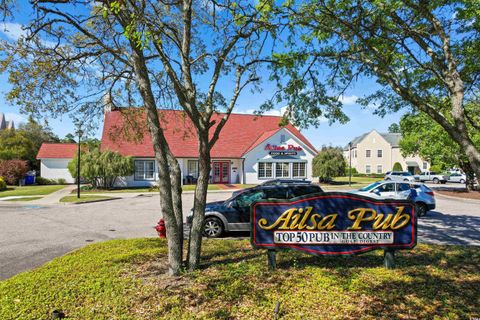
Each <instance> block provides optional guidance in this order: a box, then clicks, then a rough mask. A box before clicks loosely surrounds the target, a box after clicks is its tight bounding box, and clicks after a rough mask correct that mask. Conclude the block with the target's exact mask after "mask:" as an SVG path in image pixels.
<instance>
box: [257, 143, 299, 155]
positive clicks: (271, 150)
mask: <svg viewBox="0 0 480 320" xmlns="http://www.w3.org/2000/svg"><path fill="white" fill-rule="evenodd" d="M265 150H266V151H268V154H269V155H271V156H296V155H297V151H302V150H303V149H302V147H300V146H294V145H292V144H289V145H286V146H277V145H272V144H267V145H266V146H265Z"/></svg>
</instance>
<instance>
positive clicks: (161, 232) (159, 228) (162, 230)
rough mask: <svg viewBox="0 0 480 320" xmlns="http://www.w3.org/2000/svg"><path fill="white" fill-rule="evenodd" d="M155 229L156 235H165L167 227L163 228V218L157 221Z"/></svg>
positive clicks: (162, 236)
mask: <svg viewBox="0 0 480 320" xmlns="http://www.w3.org/2000/svg"><path fill="white" fill-rule="evenodd" d="M155 230H157V233H158V236H159V237H160V238H166V237H167V229H166V228H165V221H164V220H163V218H162V219H160V220H159V221H158V224H157V226H156V227H155Z"/></svg>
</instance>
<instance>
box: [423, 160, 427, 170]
mask: <svg viewBox="0 0 480 320" xmlns="http://www.w3.org/2000/svg"><path fill="white" fill-rule="evenodd" d="M427 167H428V163H426V162H425V161H424V162H423V170H427Z"/></svg>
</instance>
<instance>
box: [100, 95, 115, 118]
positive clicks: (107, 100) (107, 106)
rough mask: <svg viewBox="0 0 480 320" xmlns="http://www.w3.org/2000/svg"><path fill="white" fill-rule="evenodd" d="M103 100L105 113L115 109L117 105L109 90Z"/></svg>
mask: <svg viewBox="0 0 480 320" xmlns="http://www.w3.org/2000/svg"><path fill="white" fill-rule="evenodd" d="M102 102H103V113H107V112H111V111H114V110H115V105H114V104H113V101H112V96H111V95H110V92H109V91H107V92H105V94H104V95H103V98H102Z"/></svg>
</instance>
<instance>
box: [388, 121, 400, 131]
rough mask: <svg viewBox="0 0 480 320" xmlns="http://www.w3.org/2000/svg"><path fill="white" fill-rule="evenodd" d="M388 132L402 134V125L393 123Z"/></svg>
mask: <svg viewBox="0 0 480 320" xmlns="http://www.w3.org/2000/svg"><path fill="white" fill-rule="evenodd" d="M388 132H390V133H401V132H402V131H401V129H400V125H398V123H392V124H391V125H390V126H389V127H388Z"/></svg>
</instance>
